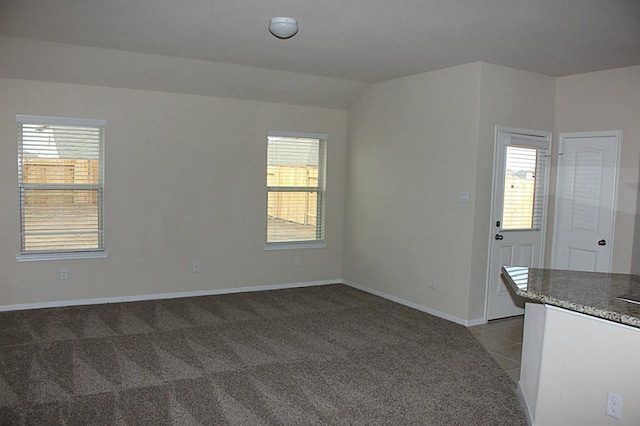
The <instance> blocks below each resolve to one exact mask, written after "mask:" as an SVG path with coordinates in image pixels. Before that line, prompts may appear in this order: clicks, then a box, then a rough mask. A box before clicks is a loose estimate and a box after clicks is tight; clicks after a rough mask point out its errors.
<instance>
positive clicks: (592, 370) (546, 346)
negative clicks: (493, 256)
mask: <svg viewBox="0 0 640 426" xmlns="http://www.w3.org/2000/svg"><path fill="white" fill-rule="evenodd" d="M502 279H503V281H504V282H505V283H506V285H507V286H509V287H511V288H512V289H513V290H514V291H515V293H516V294H518V295H519V296H522V297H524V298H526V299H529V300H528V302H530V301H535V302H539V303H526V304H525V314H524V332H523V340H522V359H521V363H520V381H519V382H518V386H519V388H520V392H521V395H522V397H523V400H524V402H525V406H526V409H527V415H528V417H529V424H531V425H533V426H556V425H581V426H602V425H613V424H615V425H620V426H623V425H625V426H626V425H629V426H632V425H633V426H637V425H640V387H639V386H638V383H640V369H638V354H639V353H640V304H637V303H631V302H626V301H624V300H620V299H619V297H620V296H625V295H626V296H629V297H630V298H631V299H633V298H634V296H640V276H637V275H625V274H603V273H594V272H577V271H561V270H552V269H536V268H523V267H503V268H502ZM610 393H614V394H616V395H618V396H620V399H621V400H623V399H624V403H623V404H624V406H623V405H622V403H621V405H620V407H621V410H620V413H621V414H622V415H621V418H620V419H615V418H613V417H611V416H609V415H607V414H606V407H607V397H608V395H609V394H610Z"/></svg>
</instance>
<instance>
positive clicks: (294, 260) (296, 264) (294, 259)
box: [293, 256, 302, 266]
mask: <svg viewBox="0 0 640 426" xmlns="http://www.w3.org/2000/svg"><path fill="white" fill-rule="evenodd" d="M293 264H294V265H295V266H300V265H301V264H302V260H300V256H296V257H294V258H293Z"/></svg>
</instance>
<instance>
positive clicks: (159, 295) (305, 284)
mask: <svg viewBox="0 0 640 426" xmlns="http://www.w3.org/2000/svg"><path fill="white" fill-rule="evenodd" d="M328 284H342V280H341V279H335V280H323V281H306V282H300V283H287V284H269V285H259V286H253V287H232V288H220V289H218V288H216V289H211V290H200V291H182V292H177V293H157V294H140V295H135V296H117V297H99V298H95V299H74V300H59V301H54V302H40V303H23V304H15V305H0V312H6V311H21V310H27V309H39V308H59V307H64V306H78V305H97V304H101V303H121V302H139V301H142V300H158V299H177V298H180V297H194V296H213V295H217V294H230V293H246V292H251V291H265V290H282V289H287V288H299V287H312V286H320V285H328Z"/></svg>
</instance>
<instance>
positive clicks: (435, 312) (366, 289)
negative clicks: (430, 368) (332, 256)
mask: <svg viewBox="0 0 640 426" xmlns="http://www.w3.org/2000/svg"><path fill="white" fill-rule="evenodd" d="M342 284H344V285H348V286H349V287H353V288H356V289H358V290H362V291H364V292H367V293H371V294H373V295H375V296H379V297H382V298H383V299H387V300H391V301H392V302H396V303H399V304H401V305H404V306H408V307H410V308H413V309H417V310H418V311H421V312H424V313H427V314H429V315H433V316H436V317H439V318H442V319H446V320H448V321H453V322H455V323H457V324H460V325H464V326H465V327H470V326H472V325H479V324H483V323H484V319H483V318H477V319H473V320H466V319H462V318H458V317H456V316H454V315H450V314H447V313H446V312H441V311H438V310H435V309H433V308H429V307H427V306H424V305H420V304H418V303H415V302H411V301H409V300H406V299H402V298H400V297H396V296H392V295H390V294H387V293H384V292H382V291H379V290H374V289H371V288H369V287H365V286H363V285H360V284H356V283H354V282H352V281H348V280H342Z"/></svg>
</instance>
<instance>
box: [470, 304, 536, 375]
mask: <svg viewBox="0 0 640 426" xmlns="http://www.w3.org/2000/svg"><path fill="white" fill-rule="evenodd" d="M523 326H524V316H522V315H521V316H517V317H511V318H504V319H499V320H494V321H489V322H488V323H487V324H482V325H476V326H474V327H469V331H470V332H471V334H473V335H474V336H475V337H476V339H478V341H480V343H481V344H482V346H484V347H485V349H486V350H487V351H488V352H489V353H490V354H491V356H492V357H493V358H494V359H495V360H496V361H497V362H498V364H500V367H502V369H503V370H504V371H506V372H507V374H508V375H509V377H511V379H513V380H514V381H515V382H517V381H518V380H520V359H521V357H522V328H523Z"/></svg>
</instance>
